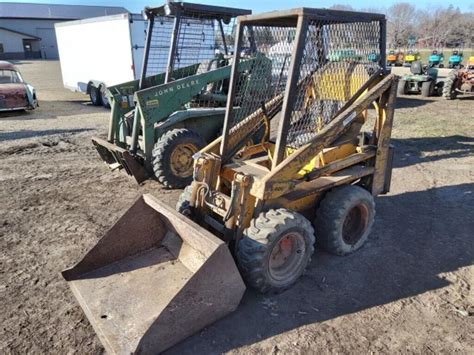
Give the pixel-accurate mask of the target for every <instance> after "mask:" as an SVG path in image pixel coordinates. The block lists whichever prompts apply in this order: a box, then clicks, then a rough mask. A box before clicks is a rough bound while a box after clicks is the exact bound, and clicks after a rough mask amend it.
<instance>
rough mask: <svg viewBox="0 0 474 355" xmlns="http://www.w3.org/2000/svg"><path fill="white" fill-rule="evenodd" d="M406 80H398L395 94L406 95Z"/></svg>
mask: <svg viewBox="0 0 474 355" xmlns="http://www.w3.org/2000/svg"><path fill="white" fill-rule="evenodd" d="M406 88H407V81H406V80H400V81H399V82H398V87H397V95H398V96H401V95H406V93H407V89H406Z"/></svg>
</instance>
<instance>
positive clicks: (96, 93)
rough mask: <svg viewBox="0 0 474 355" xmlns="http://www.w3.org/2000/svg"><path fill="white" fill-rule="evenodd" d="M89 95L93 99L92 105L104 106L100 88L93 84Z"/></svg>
mask: <svg viewBox="0 0 474 355" xmlns="http://www.w3.org/2000/svg"><path fill="white" fill-rule="evenodd" d="M89 97H90V99H91V102H92V105H94V106H102V96H101V94H100V90H99V88H96V87H95V86H93V85H92V86H91V88H90V91H89Z"/></svg>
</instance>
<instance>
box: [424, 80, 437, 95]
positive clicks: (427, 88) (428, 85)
mask: <svg viewBox="0 0 474 355" xmlns="http://www.w3.org/2000/svg"><path fill="white" fill-rule="evenodd" d="M433 91H434V81H425V82H423V83H422V84H421V96H423V97H429V96H432V95H433Z"/></svg>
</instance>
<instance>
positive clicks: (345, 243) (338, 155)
mask: <svg viewBox="0 0 474 355" xmlns="http://www.w3.org/2000/svg"><path fill="white" fill-rule="evenodd" d="M385 26H386V23H385V17H384V16H383V15H379V14H369V13H356V12H347V11H334V10H326V9H308V8H300V9H293V10H288V11H277V12H271V13H268V14H260V15H252V16H242V17H239V18H238V25H237V28H236V32H235V51H234V59H233V62H232V63H233V64H232V71H231V77H230V83H229V94H228V101H227V107H226V116H225V120H224V127H223V133H222V137H220V138H218V139H217V140H215V141H214V142H212V143H211V144H209V145H208V146H206V147H205V148H203V149H202V150H201V151H200V152H199V153H198V154H196V155H195V164H194V176H193V181H192V183H191V185H189V186H188V187H186V189H185V190H184V192H183V193H182V195H181V196H180V198H179V201H178V203H177V208H176V210H177V211H175V210H173V209H171V208H169V207H167V206H166V205H165V204H163V203H161V202H160V201H158V200H157V199H155V198H154V197H152V196H150V195H144V196H143V197H142V198H140V199H139V200H138V201H137V202H136V203H135V204H134V205H133V206H132V207H131V208H130V209H129V210H128V211H127V212H126V213H125V215H124V216H123V217H122V218H121V219H120V220H119V221H118V222H117V223H116V224H115V225H114V226H113V227H112V229H110V230H109V231H108V232H107V233H106V235H105V236H104V237H103V238H102V239H101V240H100V241H99V242H98V243H97V245H96V246H95V247H93V248H92V250H91V251H89V253H87V254H86V256H85V257H84V258H83V260H82V261H80V262H79V263H78V264H77V265H76V266H74V267H73V268H71V269H69V270H66V271H64V272H63V275H64V278H65V279H66V280H67V281H68V283H69V284H70V286H71V289H72V291H73V292H74V294H75V296H76V298H77V299H78V301H79V303H80V305H81V306H82V308H83V309H84V312H85V313H86V315H87V317H88V319H89V320H90V322H91V324H92V325H93V327H94V329H95V330H96V332H97V334H98V335H99V338H100V339H101V341H102V343H103V344H104V346H105V348H106V349H107V350H108V351H110V352H111V353H120V354H122V353H158V352H161V351H163V350H166V349H167V348H169V347H170V346H172V345H174V344H176V343H177V342H179V341H181V340H182V339H184V338H186V337H187V336H189V335H191V334H192V333H194V332H196V331H198V330H199V329H201V328H202V327H204V326H206V325H208V324H210V323H212V322H214V321H215V320H217V319H218V318H220V317H223V316H224V315H226V314H228V313H229V312H232V311H233V310H234V309H235V308H236V307H237V306H238V304H239V302H240V300H241V298H242V295H243V292H244V290H245V284H244V281H245V282H246V284H247V285H249V286H252V287H253V288H256V289H257V290H259V291H261V292H263V293H276V292H281V291H283V290H285V289H287V288H289V287H290V286H292V285H293V284H294V283H295V282H297V280H298V278H299V277H300V276H301V274H302V273H303V271H304V270H305V268H306V266H307V265H308V263H309V261H310V259H311V256H312V254H313V251H314V248H315V247H316V248H319V247H321V248H324V249H326V250H328V251H329V252H332V253H334V254H337V255H346V254H349V253H352V252H354V251H355V250H357V249H359V248H360V247H361V246H362V245H363V244H364V242H365V241H366V240H367V238H368V235H369V234H370V230H371V228H372V224H373V222H374V216H375V202H374V197H375V196H377V195H378V194H381V193H386V192H388V190H389V187H390V177H391V169H392V164H391V161H392V156H393V149H392V148H391V146H390V138H391V130H392V123H393V116H394V106H395V97H396V88H397V79H396V77H395V76H394V75H386V74H385ZM250 33H252V34H253V35H250ZM341 51H346V52H351V53H352V52H353V53H356V54H357V55H353V56H352V55H351V56H337V55H335V54H337V53H341ZM247 52H249V53H250V54H251V55H252V56H253V57H254V58H256V60H257V61H258V60H261V61H262V63H266V64H265V65H261V66H259V65H258V63H257V64H256V65H255V68H257V69H256V70H257V71H258V68H261V70H266V71H267V72H268V63H269V62H271V65H272V68H271V78H269V77H268V76H262V75H258V73H256V72H254V73H253V74H255V75H252V77H250V78H249V80H246V81H242V80H239V75H238V73H239V66H240V65H244V60H245V59H244V58H242V57H241V55H242V54H244V55H247ZM374 52H375V53H376V54H377V58H379V61H378V62H373V61H369V60H368V55H369V54H370V53H374ZM334 58H339V59H337V60H335V59H334ZM263 77H264V78H266V79H265V82H261V81H260V80H262V79H261V78H263ZM254 81H256V82H254ZM257 87H258V88H262V89H260V90H255V88H257ZM236 97H238V98H239V109H238V110H235V109H233V108H234V104H235V98H236ZM372 106H373V108H374V110H373V111H372V112H373V116H374V118H375V119H374V122H373V124H372V125H371V126H369V132H362V127H363V126H364V124H365V123H368V122H369V121H368V108H369V107H372ZM261 130H263V131H264V132H265V134H263V138H262V139H261V141H260V142H258V144H253V143H249V139H248V137H249V136H252V135H253V134H254V133H255V132H259V131H261ZM242 279H243V280H244V281H243V280H242Z"/></svg>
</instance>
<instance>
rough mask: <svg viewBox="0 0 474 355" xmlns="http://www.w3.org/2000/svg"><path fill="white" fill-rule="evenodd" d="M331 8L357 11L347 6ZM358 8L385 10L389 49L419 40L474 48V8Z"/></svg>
mask: <svg viewBox="0 0 474 355" xmlns="http://www.w3.org/2000/svg"><path fill="white" fill-rule="evenodd" d="M331 8H332V9H338V10H355V9H354V8H353V7H352V6H348V5H334V6H332V7H331ZM358 11H365V12H378V13H384V14H385V15H386V17H387V45H388V46H389V47H390V48H398V47H401V48H403V47H409V46H411V45H412V44H413V42H414V41H416V43H417V45H418V46H420V47H425V48H443V47H463V46H464V47H466V48H472V47H474V7H472V6H471V10H470V11H467V12H462V11H461V10H460V9H459V8H458V7H455V6H453V5H449V6H447V7H441V6H440V7H435V8H430V9H428V10H421V9H417V8H416V7H415V6H414V5H412V4H410V3H407V2H400V3H396V4H393V5H392V6H390V7H389V8H386V9H381V8H368V9H359V10H358Z"/></svg>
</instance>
